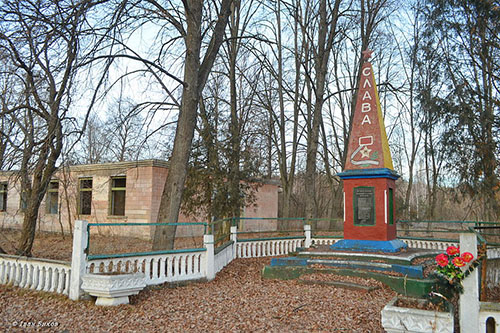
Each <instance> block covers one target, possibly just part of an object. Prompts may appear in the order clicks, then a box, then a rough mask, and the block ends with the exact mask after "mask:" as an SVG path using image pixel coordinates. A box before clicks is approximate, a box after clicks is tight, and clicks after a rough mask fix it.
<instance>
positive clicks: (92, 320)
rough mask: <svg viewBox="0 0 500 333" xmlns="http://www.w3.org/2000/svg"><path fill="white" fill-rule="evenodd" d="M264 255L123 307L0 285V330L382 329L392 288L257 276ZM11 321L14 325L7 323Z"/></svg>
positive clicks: (264, 262) (157, 290)
mask: <svg viewBox="0 0 500 333" xmlns="http://www.w3.org/2000/svg"><path fill="white" fill-rule="evenodd" d="M269 261H270V259H269V258H253V259H237V260H234V261H233V262H231V263H230V264H229V265H228V266H227V267H226V268H224V269H223V270H222V271H221V272H220V273H218V274H217V277H216V278H215V280H213V281H211V282H199V283H191V284H188V285H185V286H182V287H176V288H172V287H167V286H162V287H152V288H149V289H148V290H144V291H142V292H140V293H139V295H136V296H132V297H131V304H130V305H120V306H117V307H98V306H96V305H94V302H93V301H91V300H88V301H78V302H73V301H70V300H69V299H68V298H66V297H65V296H61V295H56V294H49V293H41V292H34V291H31V290H23V289H19V288H13V287H7V286H0V318H1V319H0V331H19V330H20V331H30V330H32V331H35V328H30V327H27V328H26V327H25V328H22V329H20V328H19V325H20V323H21V322H24V323H35V325H37V324H38V323H49V322H55V323H57V327H54V328H49V330H54V331H59V332H60V331H63V330H67V331H69V332H82V331H94V332H103V331H120V332H146V331H147V332H200V331H204V332H205V331H219V332H231V331H252V332H259V331H260V332H263V331H266V332H268V331H271V332H304V331H307V332H309V331H314V332H331V331H340V332H383V329H382V327H381V324H380V311H381V310H382V308H383V307H384V305H386V304H387V303H388V302H389V301H390V299H391V298H392V297H393V296H394V295H395V293H394V292H393V291H392V290H390V289H388V288H386V287H384V288H381V289H377V290H374V291H371V292H369V293H363V292H358V291H352V290H346V289H341V288H336V287H333V286H325V285H303V284H299V283H298V282H297V281H295V280H290V281H281V280H267V279H262V277H261V271H262V268H263V267H264V266H265V265H268V264H269ZM14 323H15V324H16V325H17V326H16V327H14V326H13V324H14Z"/></svg>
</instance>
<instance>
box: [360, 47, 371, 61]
mask: <svg viewBox="0 0 500 333" xmlns="http://www.w3.org/2000/svg"><path fill="white" fill-rule="evenodd" d="M361 53H362V54H363V59H365V60H368V59H370V58H371V57H372V53H373V50H370V49H366V50H364V51H362V52H361Z"/></svg>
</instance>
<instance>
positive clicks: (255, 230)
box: [233, 217, 306, 240]
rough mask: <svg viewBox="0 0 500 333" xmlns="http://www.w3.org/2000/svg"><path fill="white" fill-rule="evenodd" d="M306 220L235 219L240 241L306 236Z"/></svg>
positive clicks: (289, 218)
mask: <svg viewBox="0 0 500 333" xmlns="http://www.w3.org/2000/svg"><path fill="white" fill-rule="evenodd" d="M305 223H306V219H304V218H301V217H299V218H294V217H287V218H282V217H280V218H278V217H239V218H234V219H233V225H234V226H237V228H238V229H237V230H238V231H237V233H238V240H247V239H254V240H258V239H269V238H272V239H279V238H283V237H290V236H297V237H301V236H303V235H304V224H305Z"/></svg>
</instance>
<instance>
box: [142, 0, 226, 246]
mask: <svg viewBox="0 0 500 333" xmlns="http://www.w3.org/2000/svg"><path fill="white" fill-rule="evenodd" d="M149 2H150V3H152V4H153V5H154V6H155V7H156V8H158V10H159V11H160V12H161V13H163V14H164V15H165V17H166V18H167V19H168V20H169V21H170V22H171V23H172V25H173V26H174V27H175V28H176V29H177V31H178V32H179V34H180V35H181V36H182V38H183V39H184V44H185V47H186V54H185V59H184V78H183V89H182V102H181V108H180V112H179V117H178V120H177V129H176V134H175V139H174V147H173V151H172V157H171V158H170V167H169V172H168V176H167V180H166V183H165V187H164V190H163V194H162V197H161V203H160V209H159V214H158V221H163V222H165V221H168V222H177V220H178V218H179V210H180V206H181V200H182V192H183V189H184V183H185V181H186V176H187V167H188V162H189V154H190V151H191V144H192V141H193V136H194V129H195V125H196V118H197V115H198V104H199V100H200V97H201V93H202V91H203V88H204V86H205V83H206V81H207V78H208V75H209V73H210V70H211V69H212V65H213V63H214V61H215V58H216V56H217V53H218V51H219V48H220V46H221V44H222V42H223V39H224V30H225V28H226V25H227V22H228V18H229V15H230V13H231V4H232V0H222V2H221V3H220V7H219V6H217V13H216V17H217V18H216V20H215V23H214V24H211V26H213V30H212V35H211V39H210V42H209V44H208V48H207V50H206V52H205V54H204V56H203V57H202V54H201V51H202V50H201V45H202V41H203V36H204V32H203V31H202V29H201V27H202V19H203V14H204V11H208V8H207V7H204V5H205V4H204V3H203V2H201V1H199V0H187V1H184V2H183V6H184V19H185V26H184V25H183V23H182V22H180V21H179V20H178V19H177V18H175V17H173V16H172V15H171V14H170V12H169V10H167V8H164V7H162V6H161V5H160V4H159V3H157V2H156V1H153V0H150V1H149ZM177 14H179V15H180V14H181V13H180V12H178V13H177ZM175 230H176V228H175V226H169V227H157V228H156V229H155V234H154V242H153V249H154V250H161V249H165V248H173V246H174V240H175Z"/></svg>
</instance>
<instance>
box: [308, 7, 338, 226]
mask: <svg viewBox="0 0 500 333" xmlns="http://www.w3.org/2000/svg"><path fill="white" fill-rule="evenodd" d="M340 3H341V1H340V0H336V1H335V2H334V4H333V6H332V7H328V6H327V2H326V1H320V2H319V5H318V9H317V15H318V16H319V22H318V26H317V29H318V30H317V34H318V37H317V42H316V45H315V46H314V48H313V59H314V75H315V76H314V78H313V77H312V73H308V74H309V80H310V81H311V84H312V86H313V91H314V107H313V112H312V113H311V114H310V117H309V118H308V119H307V120H306V121H307V122H308V124H310V127H309V128H308V132H307V157H306V172H305V182H306V183H305V186H306V218H308V219H312V218H315V217H317V212H316V209H315V200H314V198H315V194H316V191H315V184H316V181H315V177H316V158H317V151H318V143H319V130H320V123H321V119H322V115H321V114H322V111H323V103H324V97H325V96H324V95H325V86H326V78H327V72H328V64H329V57H330V52H331V49H332V46H333V43H334V41H335V39H336V37H337V33H338V30H337V23H338V21H339V17H340ZM302 29H306V25H305V22H303V23H302ZM309 38H310V39H311V40H314V39H313V38H311V37H309Z"/></svg>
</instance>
